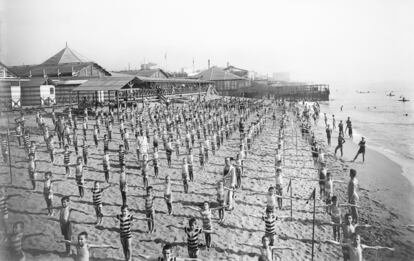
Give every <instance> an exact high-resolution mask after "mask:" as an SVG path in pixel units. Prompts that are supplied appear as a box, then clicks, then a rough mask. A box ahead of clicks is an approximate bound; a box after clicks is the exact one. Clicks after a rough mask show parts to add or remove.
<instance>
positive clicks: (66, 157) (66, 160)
mask: <svg viewBox="0 0 414 261" xmlns="http://www.w3.org/2000/svg"><path fill="white" fill-rule="evenodd" d="M71 153H72V152H71V151H69V145H68V144H66V145H65V147H64V151H63V165H64V166H65V173H66V176H69V175H70V174H71V173H70V168H69V162H70V154H71Z"/></svg>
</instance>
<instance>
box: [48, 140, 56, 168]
mask: <svg viewBox="0 0 414 261" xmlns="http://www.w3.org/2000/svg"><path fill="white" fill-rule="evenodd" d="M53 138H54V136H53V134H51V135H50V136H49V138H48V140H47V149H48V151H49V155H50V162H51V163H52V164H53V163H54V161H55V141H54V139H53Z"/></svg>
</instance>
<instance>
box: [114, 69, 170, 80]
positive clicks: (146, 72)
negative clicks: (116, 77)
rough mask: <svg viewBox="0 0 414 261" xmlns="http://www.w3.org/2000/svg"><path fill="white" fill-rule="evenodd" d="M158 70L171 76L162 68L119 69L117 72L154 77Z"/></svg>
mask: <svg viewBox="0 0 414 261" xmlns="http://www.w3.org/2000/svg"><path fill="white" fill-rule="evenodd" d="M156 72H160V73H162V74H163V75H164V76H165V77H166V78H168V77H169V75H168V73H167V72H165V71H164V70H162V69H159V68H157V69H141V70H129V71H119V72H117V73H122V74H129V75H136V76H143V77H152V76H153V75H154V74H155V73H156Z"/></svg>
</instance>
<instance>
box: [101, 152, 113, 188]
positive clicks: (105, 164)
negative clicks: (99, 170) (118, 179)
mask: <svg viewBox="0 0 414 261" xmlns="http://www.w3.org/2000/svg"><path fill="white" fill-rule="evenodd" d="M102 166H103V171H104V173H105V180H106V182H107V183H109V171H110V170H111V163H110V161H109V152H108V150H104V155H103V159H102Z"/></svg>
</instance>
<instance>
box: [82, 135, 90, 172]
mask: <svg viewBox="0 0 414 261" xmlns="http://www.w3.org/2000/svg"><path fill="white" fill-rule="evenodd" d="M82 155H83V163H85V166H87V165H88V156H89V145H88V142H87V141H86V139H84V140H83V145H82Z"/></svg>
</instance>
